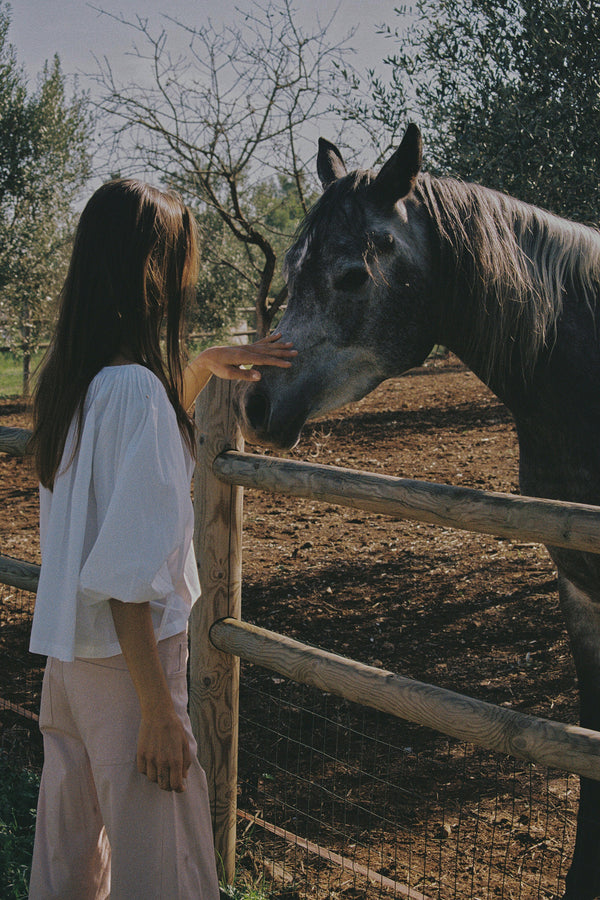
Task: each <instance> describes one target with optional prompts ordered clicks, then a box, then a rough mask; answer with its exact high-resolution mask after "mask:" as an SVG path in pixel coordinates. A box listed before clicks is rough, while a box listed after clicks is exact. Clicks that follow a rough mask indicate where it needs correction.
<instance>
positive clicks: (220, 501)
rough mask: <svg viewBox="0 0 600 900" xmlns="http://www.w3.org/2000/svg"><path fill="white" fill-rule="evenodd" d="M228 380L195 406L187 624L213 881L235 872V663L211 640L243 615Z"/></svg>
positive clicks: (236, 439) (235, 437) (238, 442)
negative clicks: (218, 626) (222, 467)
mask: <svg viewBox="0 0 600 900" xmlns="http://www.w3.org/2000/svg"><path fill="white" fill-rule="evenodd" d="M231 390H232V383H231V382H223V381H219V380H218V379H216V378H213V379H211V381H210V382H209V383H208V385H207V386H206V388H205V389H204V390H203V391H202V393H201V394H200V397H199V399H198V401H197V404H196V424H197V460H196V472H195V475H194V507H195V522H196V526H195V539H194V540H195V548H196V558H197V561H198V571H199V575H200V584H201V586H202V596H201V597H200V599H199V600H198V602H197V603H196V605H195V606H194V608H193V611H192V617H191V620H190V637H191V654H190V716H191V720H192V727H193V729H194V734H195V737H196V740H197V742H198V758H199V760H200V763H201V765H202V767H203V768H204V770H205V772H206V776H207V780H208V787H209V794H210V800H211V809H212V814H213V824H214V832H215V850H216V853H217V865H218V867H219V876H220V877H221V878H224V880H225V881H226V883H228V884H232V883H233V876H234V871H235V836H236V818H237V816H236V799H237V746H238V717H237V709H238V695H239V659H238V658H237V657H235V656H232V655H230V654H228V653H223V652H222V651H219V650H216V649H215V647H214V646H213V645H212V644H211V642H210V639H209V629H210V626H211V625H212V623H213V622H214V621H215V619H220V618H222V617H223V616H233V617H236V618H239V616H240V611H241V546H242V530H241V529H242V497H243V492H242V489H241V488H239V487H235V486H233V487H232V486H230V485H226V484H223V482H221V481H219V480H218V479H217V478H215V476H214V475H213V472H212V460H213V459H214V458H215V456H216V455H217V454H218V453H220V452H222V451H223V450H224V449H225V448H228V447H238V448H239V447H242V439H241V436H240V434H239V430H238V428H237V423H236V421H235V418H234V416H233V413H232V412H231V407H230V394H231Z"/></svg>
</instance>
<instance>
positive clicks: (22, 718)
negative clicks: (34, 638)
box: [0, 584, 45, 767]
mask: <svg viewBox="0 0 600 900" xmlns="http://www.w3.org/2000/svg"><path fill="white" fill-rule="evenodd" d="M33 602H34V595H33V594H31V593H29V591H22V590H19V589H17V588H13V587H10V586H9V585H5V584H2V585H0V751H2V752H3V753H4V754H5V755H6V756H7V757H8V758H10V760H11V763H14V764H15V765H19V764H22V765H28V766H29V765H34V766H36V767H37V766H39V765H41V755H42V750H41V737H40V735H39V730H38V727H37V719H38V711H39V702H40V694H41V688H42V676H43V667H44V663H45V660H44V658H43V657H41V656H34V655H32V654H31V653H29V649H28V645H29V632H30V630H31V618H32V615H33Z"/></svg>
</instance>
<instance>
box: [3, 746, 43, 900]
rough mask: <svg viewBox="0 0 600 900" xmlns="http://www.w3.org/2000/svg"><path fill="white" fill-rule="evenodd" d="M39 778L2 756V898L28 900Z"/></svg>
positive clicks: (6, 899)
mask: <svg viewBox="0 0 600 900" xmlns="http://www.w3.org/2000/svg"><path fill="white" fill-rule="evenodd" d="M38 790H39V777H38V776H37V775H35V774H34V773H33V772H30V771H28V770H27V769H21V770H19V769H17V770H15V768H14V766H11V765H10V764H9V761H8V760H7V758H6V757H5V756H4V755H0V897H3V898H5V900H23V898H25V897H27V891H28V884H29V872H30V869H31V855H32V852H33V839H34V834H35V810H36V804H37V795H38Z"/></svg>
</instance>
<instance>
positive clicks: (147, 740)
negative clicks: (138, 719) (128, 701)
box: [137, 710, 192, 793]
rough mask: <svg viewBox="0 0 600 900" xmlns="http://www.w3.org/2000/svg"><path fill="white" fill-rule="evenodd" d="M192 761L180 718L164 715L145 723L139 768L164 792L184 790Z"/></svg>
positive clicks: (140, 734) (163, 713) (141, 738)
mask: <svg viewBox="0 0 600 900" xmlns="http://www.w3.org/2000/svg"><path fill="white" fill-rule="evenodd" d="M191 762H192V758H191V754H190V747H189V743H188V738H187V735H186V733H185V731H184V728H183V725H182V724H181V720H180V719H179V716H178V715H177V713H176V712H175V710H172V711H164V712H161V713H160V714H157V715H153V716H150V717H148V718H147V719H146V718H143V719H142V723H141V725H140V731H139V735H138V748H137V768H138V772H140V773H141V774H142V775H145V776H146V777H147V778H148V779H149V780H150V781H155V782H156V783H157V784H158V786H159V787H160V788H161V790H163V791H177V792H178V793H181V791H184V790H185V778H186V775H187V773H188V769H189V767H190V765H191Z"/></svg>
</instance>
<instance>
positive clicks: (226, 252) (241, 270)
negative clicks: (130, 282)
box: [192, 175, 316, 333]
mask: <svg viewBox="0 0 600 900" xmlns="http://www.w3.org/2000/svg"><path fill="white" fill-rule="evenodd" d="M305 196H306V197H307V198H308V202H309V203H310V202H313V200H314V199H316V195H313V194H311V193H310V192H308V191H305ZM242 197H243V202H244V204H245V206H246V209H247V215H248V219H249V222H250V227H252V228H255V229H256V230H260V231H261V232H262V233H263V234H264V235H265V236H266V238H267V239H268V241H269V243H270V245H271V247H272V249H273V252H274V254H275V256H276V258H277V260H283V257H284V255H285V251H286V249H287V247H288V246H289V245H290V244H291V242H292V237H293V234H294V232H295V231H296V228H297V227H298V225H299V223H300V220H301V219H302V216H303V214H304V210H303V207H302V204H301V202H300V199H299V194H298V191H297V189H296V185H295V183H294V182H293V181H292V179H290V178H286V177H284V176H282V175H279V176H278V177H276V178H271V179H267V180H264V181H261V182H259V183H258V184H254V185H252V186H251V187H250V188H249V189H248V191H245V192H244V193H243V195H242ZM197 221H198V226H199V232H200V247H201V266H200V277H199V281H198V305H197V309H196V310H195V311H194V313H193V316H192V327H193V329H194V330H200V331H203V332H207V331H210V332H217V333H218V332H220V331H222V330H223V329H224V328H225V327H227V326H229V325H231V324H233V323H235V322H236V321H240V320H248V319H249V320H250V321H251V324H252V325H254V318H253V314H250V315H249V314H248V313H247V312H243V310H248V309H254V306H255V303H256V297H257V294H258V290H259V285H260V282H261V277H262V267H263V265H264V263H263V259H262V254H261V251H260V250H259V249H258V248H257V247H256V246H255V245H253V244H247V243H244V242H242V241H240V240H239V239H238V238H237V237H236V236H235V234H234V233H233V232H232V231H231V229H230V228H229V227H228V226H227V224H226V222H225V220H224V219H223V217H222V216H221V215H220V214H219V212H218V211H217V210H215V209H214V207H212V206H208V207H207V208H205V209H204V210H202V211H200V212H198V213H197ZM283 287H284V282H283V277H282V275H281V270H280V269H279V271H277V272H276V274H275V276H274V278H273V281H272V283H271V285H270V293H271V296H273V295H276V294H277V293H278V292H279V291H280V290H282V288H283Z"/></svg>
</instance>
